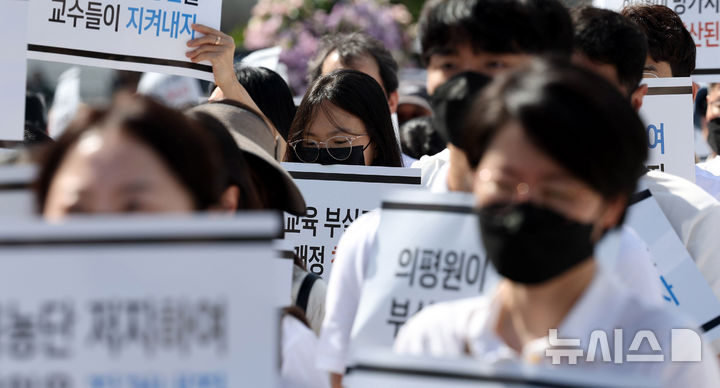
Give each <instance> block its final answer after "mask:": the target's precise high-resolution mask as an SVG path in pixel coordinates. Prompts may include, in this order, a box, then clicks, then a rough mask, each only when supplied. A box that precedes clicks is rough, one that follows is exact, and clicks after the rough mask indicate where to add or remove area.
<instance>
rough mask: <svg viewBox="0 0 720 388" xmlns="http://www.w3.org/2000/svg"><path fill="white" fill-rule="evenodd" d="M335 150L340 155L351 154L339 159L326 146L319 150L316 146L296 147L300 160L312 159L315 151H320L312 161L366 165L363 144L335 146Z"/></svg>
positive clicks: (325, 163)
mask: <svg viewBox="0 0 720 388" xmlns="http://www.w3.org/2000/svg"><path fill="white" fill-rule="evenodd" d="M334 150H336V151H335V152H337V154H338V155H347V154H348V152H349V153H350V156H348V158H347V159H345V160H337V159H335V158H333V157H332V156H331V155H330V152H328V150H327V148H325V147H320V149H319V150H318V149H315V148H308V147H301V146H298V147H297V149H296V152H297V154H298V157H299V158H300V160H312V159H313V157H315V153H318V157H317V160H315V161H314V162H312V163H320V164H322V165H330V164H347V165H354V166H364V165H365V155H364V154H363V151H364V150H365V147H363V146H355V147H343V148H334Z"/></svg>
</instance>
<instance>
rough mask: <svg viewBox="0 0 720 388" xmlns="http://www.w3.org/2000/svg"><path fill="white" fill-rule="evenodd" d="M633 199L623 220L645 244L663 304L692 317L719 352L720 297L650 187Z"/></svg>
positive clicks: (707, 339)
mask: <svg viewBox="0 0 720 388" xmlns="http://www.w3.org/2000/svg"><path fill="white" fill-rule="evenodd" d="M633 201H634V204H633V205H632V206H631V207H630V209H629V210H628V214H627V220H626V224H627V225H629V226H630V227H632V228H633V229H634V230H635V231H636V232H637V234H638V235H639V236H640V237H641V238H642V239H643V240H644V241H645V243H646V244H647V245H648V248H649V249H650V254H651V256H652V258H653V260H654V261H655V266H656V268H657V271H658V274H659V276H660V281H661V283H662V287H663V292H664V294H663V298H664V299H665V301H666V302H667V305H668V306H669V307H670V308H673V309H677V310H678V311H682V312H683V313H685V314H686V315H687V316H688V317H689V318H691V319H693V320H694V321H695V323H696V324H697V325H698V327H699V328H700V329H701V330H702V332H703V333H704V334H703V337H704V339H705V340H706V341H710V343H712V345H713V348H714V349H715V351H716V353H720V346H718V345H720V301H719V300H718V299H717V297H716V296H715V293H714V292H713V290H712V289H711V288H710V286H709V285H708V283H707V281H706V280H705V278H703V276H702V274H701V273H700V271H699V270H698V268H697V265H695V262H694V261H693V259H692V257H691V256H690V254H689V253H688V251H687V249H686V248H685V246H684V245H683V243H682V241H680V238H679V237H678V236H677V234H676V233H675V230H674V229H673V228H672V225H671V224H670V222H669V221H668V219H667V217H665V214H663V212H662V209H660V206H659V205H658V204H657V202H656V201H655V199H654V198H653V197H652V194H651V193H650V191H649V190H642V191H641V192H639V193H638V194H636V195H635V196H634V200H633Z"/></svg>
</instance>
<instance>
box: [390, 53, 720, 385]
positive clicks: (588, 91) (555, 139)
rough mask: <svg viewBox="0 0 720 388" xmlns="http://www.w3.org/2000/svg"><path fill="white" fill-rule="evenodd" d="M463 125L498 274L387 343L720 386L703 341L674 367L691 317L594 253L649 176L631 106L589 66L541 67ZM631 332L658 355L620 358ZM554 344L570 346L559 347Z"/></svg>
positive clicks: (410, 349) (492, 93) (440, 353)
mask: <svg viewBox="0 0 720 388" xmlns="http://www.w3.org/2000/svg"><path fill="white" fill-rule="evenodd" d="M467 123H468V126H470V127H472V129H473V130H472V132H469V133H468V137H467V141H468V142H469V143H471V144H473V145H474V147H472V148H471V149H472V150H473V151H472V153H471V154H469V155H468V156H469V159H470V163H471V165H477V181H476V184H475V190H474V193H475V199H476V201H477V205H478V207H479V217H478V219H479V223H480V229H481V236H478V238H482V240H483V245H484V246H485V248H486V253H487V256H488V258H489V259H490V261H491V262H492V263H493V265H494V267H495V268H496V269H497V271H498V272H499V273H500V275H502V276H503V277H504V278H505V279H504V280H503V281H502V283H501V284H500V285H499V287H498V288H497V289H496V290H495V292H494V293H493V294H489V295H485V296H482V297H478V298H472V299H466V300H461V301H457V302H450V303H442V304H436V305H433V306H431V307H427V308H425V309H424V310H423V311H421V312H420V313H418V314H417V315H416V316H415V317H414V318H412V319H411V320H410V321H409V322H408V323H407V324H406V325H405V326H404V327H403V328H402V329H401V331H400V333H399V335H398V337H397V341H396V344H395V348H396V351H397V352H399V353H403V354H424V355H432V356H437V357H461V356H470V357H475V358H477V359H478V360H480V361H481V362H483V363H486V364H496V363H501V362H520V363H528V364H545V365H548V366H559V367H568V368H573V367H575V368H588V369H598V370H601V371H606V372H610V373H618V374H620V373H633V374H635V373H637V374H640V373H653V374H654V375H657V376H660V378H661V379H662V382H663V386H665V387H680V386H693V387H715V386H717V384H719V383H720V371H718V366H717V364H716V363H715V362H714V358H713V357H712V356H711V355H710V353H709V352H708V349H707V346H703V347H697V348H696V349H691V347H687V348H686V347H685V346H688V345H689V344H677V343H675V342H673V344H672V345H673V349H672V352H673V357H674V356H675V355H680V354H682V355H683V356H684V357H687V356H688V353H686V352H688V351H691V350H695V351H697V352H699V353H698V354H693V356H698V357H700V356H702V357H703V358H702V360H703V361H702V362H692V363H672V362H670V356H671V354H670V342H671V341H670V340H671V338H670V337H671V331H672V329H675V328H684V327H688V326H687V324H686V323H685V322H684V321H683V320H682V319H679V318H678V316H677V315H675V314H671V313H670V312H668V311H666V310H664V309H661V308H658V307H653V306H649V305H647V304H645V303H643V302H642V301H640V300H639V299H637V298H636V297H634V296H633V295H632V294H630V293H629V292H628V291H627V290H626V289H625V287H624V286H622V285H621V284H620V282H619V281H618V279H617V278H616V277H615V275H614V274H612V273H609V272H606V271H604V270H603V269H601V268H600V267H598V265H597V264H596V262H595V260H594V258H593V249H594V246H595V244H596V243H597V242H598V240H599V239H600V238H601V237H602V236H603V234H605V233H606V232H607V231H608V230H610V229H614V228H616V227H618V226H619V225H621V224H622V219H623V216H624V213H625V211H626V207H627V205H628V201H629V198H630V196H631V195H632V194H633V192H634V191H635V188H636V184H637V180H638V178H639V177H640V176H641V175H642V174H643V173H644V170H645V169H644V161H645V158H646V156H647V147H646V144H645V136H644V126H643V124H642V122H641V121H640V119H639V118H638V116H637V114H636V113H635V112H634V110H633V109H631V107H630V105H629V104H628V103H627V100H626V99H625V98H624V97H623V96H622V95H621V94H619V93H618V92H617V91H616V90H615V88H614V87H613V86H612V85H610V84H609V83H607V82H606V81H605V80H603V79H602V78H601V77H599V76H597V75H595V74H593V73H592V72H589V71H587V70H583V69H580V68H578V67H575V66H572V65H567V64H548V63H541V62H539V63H535V64H533V65H532V67H531V68H530V69H528V70H527V71H518V72H514V73H511V74H509V75H506V76H500V77H498V78H497V79H496V80H495V81H494V82H493V84H491V85H490V86H489V87H488V88H487V89H486V90H485V91H484V92H483V94H482V96H481V98H480V99H478V100H477V102H476V103H475V105H474V109H473V114H472V116H471V118H469V119H468V121H467ZM580 127H582V128H584V129H585V130H582V131H578V130H577V129H578V128H580ZM599 132H603V133H605V134H606V136H602V137H598V136H596V134H597V133H599ZM616 329H622V330H621V331H620V332H618V331H616ZM639 330H649V333H651V334H652V338H653V340H649V341H650V342H651V344H652V348H653V350H656V351H657V352H655V354H658V353H659V352H660V351H661V352H662V354H663V356H664V358H663V361H662V362H654V363H653V362H632V361H630V360H632V358H630V357H627V358H626V357H625V355H626V354H627V353H626V351H625V349H626V347H629V349H630V350H631V351H632V350H637V348H635V347H634V345H632V344H631V345H629V346H628V345H627V344H628V343H629V341H630V340H633V341H634V338H635V337H636V333H637V332H638V331H639ZM600 332H602V333H606V334H607V333H610V335H615V336H616V337H615V342H614V351H615V352H614V355H615V359H614V360H608V358H610V357H611V356H610V351H609V349H608V350H607V352H606V351H605V350H603V356H602V360H597V359H596V356H597V355H596V354H595V353H596V350H597V348H596V347H593V344H594V345H597V341H594V342H593V339H592V337H591V335H597V336H600V337H602V336H601V335H599V334H592V333H600ZM643 334H644V335H647V336H650V334H648V333H645V332H643ZM560 338H562V340H560ZM604 338H606V339H607V337H604ZM565 339H572V341H570V342H568V341H567V340H565ZM575 339H577V344H576V345H575ZM698 339H699V336H698ZM620 341H623V342H620ZM561 343H562V344H565V345H569V346H573V348H572V352H570V353H558V349H557V347H558V346H559V344H561ZM601 343H602V342H601ZM656 343H657V344H658V345H657V346H655V344H656ZM571 344H572V345H571ZM580 344H585V345H586V346H588V345H589V346H590V347H588V348H581V347H580ZM601 346H603V345H601ZM563 350H565V351H567V350H568V349H561V350H560V352H562V351H563ZM586 351H587V357H586V353H585V352H586ZM676 352H677V353H676ZM557 354H560V355H561V356H560V357H556V355H557ZM563 355H564V357H565V358H563ZM573 355H575V356H574V358H573ZM694 359H695V360H697V358H694ZM573 360H574V361H573ZM609 361H614V362H612V363H611V362H609Z"/></svg>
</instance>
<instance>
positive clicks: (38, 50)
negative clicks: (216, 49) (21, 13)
mask: <svg viewBox="0 0 720 388" xmlns="http://www.w3.org/2000/svg"><path fill="white" fill-rule="evenodd" d="M221 8H222V1H221V0H102V1H95V0H31V1H30V22H29V33H28V34H29V35H28V58H32V59H40V60H46V61H57V62H65V63H73V64H78V65H88V66H98V67H109V68H113V69H118V70H134V71H142V72H155V73H168V74H175V75H181V76H187V77H195V78H200V79H204V80H208V81H212V80H213V75H212V66H211V65H210V63H209V62H208V63H192V62H190V60H189V59H188V58H187V57H186V56H185V53H186V52H188V51H190V48H189V47H188V46H187V45H186V43H187V42H188V41H189V40H191V39H194V38H197V37H199V36H201V35H200V34H198V33H196V32H194V31H193V30H192V28H191V25H192V24H193V23H197V24H204V25H207V26H209V27H212V28H215V29H219V28H220V13H221Z"/></svg>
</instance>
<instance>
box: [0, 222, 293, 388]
mask: <svg viewBox="0 0 720 388" xmlns="http://www.w3.org/2000/svg"><path fill="white" fill-rule="evenodd" d="M280 233H281V219H280V217H278V216H277V215H270V214H259V213H258V214H250V215H239V216H238V217H237V218H210V217H200V216H186V217H181V216H172V217H150V216H138V217H113V218H107V217H100V218H97V217H84V218H79V219H74V220H69V221H68V222H67V223H66V224H63V225H48V224H45V223H42V222H40V221H37V220H25V221H17V220H15V221H13V223H12V228H9V227H7V225H6V226H5V227H0V266H2V271H0V294H2V299H0V328H2V330H0V365H2V368H0V386H3V387H15V386H17V387H63V388H84V387H86V388H101V387H113V388H125V387H138V386H143V387H213V388H214V387H218V388H219V387H236V386H257V387H270V386H274V384H275V381H276V376H277V357H278V354H277V350H278V335H277V334H278V330H279V329H278V327H279V326H278V319H279V308H280V307H281V306H283V305H286V304H287V299H288V295H289V292H290V289H289V287H290V279H291V267H292V261H291V260H280V259H275V258H273V257H274V256H273V251H272V249H271V239H273V238H276V237H277V236H278V235H279V234H280ZM268 284H272V285H273V287H268ZM249 318H252V319H249Z"/></svg>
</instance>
